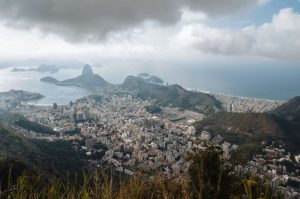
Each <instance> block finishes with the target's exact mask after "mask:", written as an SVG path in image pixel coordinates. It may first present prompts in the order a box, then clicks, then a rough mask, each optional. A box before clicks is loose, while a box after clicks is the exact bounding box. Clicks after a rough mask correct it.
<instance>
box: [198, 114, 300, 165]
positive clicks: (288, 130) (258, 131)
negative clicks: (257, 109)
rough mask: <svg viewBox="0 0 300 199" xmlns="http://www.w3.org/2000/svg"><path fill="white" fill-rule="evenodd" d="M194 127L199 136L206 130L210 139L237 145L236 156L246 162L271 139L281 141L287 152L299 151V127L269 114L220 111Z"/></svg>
mask: <svg viewBox="0 0 300 199" xmlns="http://www.w3.org/2000/svg"><path fill="white" fill-rule="evenodd" d="M195 128H196V130H197V132H198V133H201V131H203V130H206V131H209V132H210V133H211V134H212V135H213V136H216V135H221V136H222V137H224V138H225V140H227V141H229V142H231V143H234V144H238V145H239V150H238V152H237V153H240V154H239V156H240V157H241V158H242V159H243V160H247V159H249V158H250V157H252V155H253V154H255V153H257V152H259V151H260V149H261V148H262V147H263V146H264V144H266V143H269V142H271V141H273V140H282V141H284V142H285V143H286V145H287V147H288V150H289V151H295V152H299V151H300V149H299V147H298V143H299V142H300V135H299V133H298V132H299V130H300V128H298V127H297V126H296V125H294V124H292V123H290V122H288V121H286V120H284V119H282V118H280V117H277V116H275V115H272V114H266V113H228V112H220V113H216V114H213V115H211V116H210V117H208V118H206V119H204V120H203V121H200V122H196V123H195Z"/></svg>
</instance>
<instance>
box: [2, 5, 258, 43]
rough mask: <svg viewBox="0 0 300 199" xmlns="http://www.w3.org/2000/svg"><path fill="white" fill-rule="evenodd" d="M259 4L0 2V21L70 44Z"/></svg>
mask: <svg viewBox="0 0 300 199" xmlns="http://www.w3.org/2000/svg"><path fill="white" fill-rule="evenodd" d="M261 1H262V0H222V2H220V1H219V0H88V1H84V0H11V1H10V0H0V20H1V21H3V22H5V23H6V24H7V25H8V26H10V27H13V28H19V29H31V28H37V29H39V30H41V31H43V32H44V33H46V34H49V33H50V34H55V35H59V36H61V37H63V38H64V39H66V40H68V41H72V42H82V41H103V40H105V38H106V36H107V35H108V34H110V33H111V32H118V31H124V30H125V31H126V30H130V29H132V28H135V27H138V26H139V25H141V24H143V23H144V22H145V21H149V20H150V21H155V22H159V23H161V24H175V23H176V22H178V21H179V20H180V17H181V12H180V11H181V10H182V9H190V10H192V11H193V12H195V13H197V12H202V13H205V14H206V15H208V16H210V17H221V16H228V15H233V14H234V13H237V12H240V11H241V10H244V9H247V8H249V7H253V6H257V5H258V4H259V3H260V2H261ZM187 18H195V15H193V16H191V15H190V16H187Z"/></svg>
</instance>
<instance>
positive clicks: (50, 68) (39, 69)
mask: <svg viewBox="0 0 300 199" xmlns="http://www.w3.org/2000/svg"><path fill="white" fill-rule="evenodd" d="M25 71H36V72H40V73H47V72H49V73H57V72H58V71H59V68H58V67H57V66H55V65H47V64H42V65H40V66H39V67H37V68H28V69H24V68H16V67H14V68H13V69H12V70H11V72H25Z"/></svg>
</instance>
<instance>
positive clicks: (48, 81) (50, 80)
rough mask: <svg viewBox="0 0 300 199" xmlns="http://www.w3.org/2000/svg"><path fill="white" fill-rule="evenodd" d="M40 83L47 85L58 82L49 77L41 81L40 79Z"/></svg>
mask: <svg viewBox="0 0 300 199" xmlns="http://www.w3.org/2000/svg"><path fill="white" fill-rule="evenodd" d="M40 81H41V82H47V83H56V82H59V81H58V80H57V79H55V78H54V77H50V76H46V77H43V78H42V79H40Z"/></svg>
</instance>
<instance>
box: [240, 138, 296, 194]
mask: <svg viewBox="0 0 300 199" xmlns="http://www.w3.org/2000/svg"><path fill="white" fill-rule="evenodd" d="M237 169H238V171H239V172H242V173H244V174H249V173H250V174H255V175H257V176H258V177H259V179H261V180H262V181H263V180H266V179H267V180H268V181H269V182H271V188H272V189H273V191H274V192H277V191H280V192H281V193H283V194H284V195H285V196H286V198H300V194H299V190H300V177H299V176H300V165H299V160H297V158H295V157H292V155H291V153H289V152H287V151H286V150H285V149H284V143H282V142H281V141H278V142H273V143H272V145H269V146H266V147H265V148H264V149H263V152H262V154H257V155H254V157H253V159H252V160H251V161H249V162H248V163H247V165H245V166H238V167H237Z"/></svg>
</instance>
